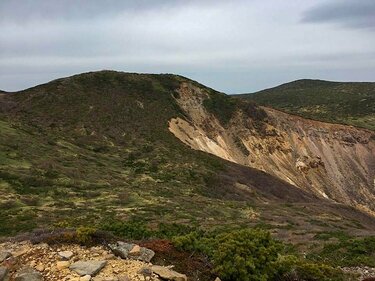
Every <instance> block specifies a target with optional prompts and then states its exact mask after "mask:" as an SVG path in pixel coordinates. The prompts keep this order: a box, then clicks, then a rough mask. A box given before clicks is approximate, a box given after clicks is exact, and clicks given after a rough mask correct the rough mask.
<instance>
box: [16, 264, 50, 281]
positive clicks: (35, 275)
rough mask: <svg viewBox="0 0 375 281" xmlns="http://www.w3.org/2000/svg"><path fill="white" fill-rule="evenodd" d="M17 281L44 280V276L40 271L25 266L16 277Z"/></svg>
mask: <svg viewBox="0 0 375 281" xmlns="http://www.w3.org/2000/svg"><path fill="white" fill-rule="evenodd" d="M14 280H15V281H43V276H42V274H40V273H39V272H37V271H35V270H34V269H32V268H29V267H27V268H24V269H22V270H20V271H19V272H18V273H17V275H16V278H15V279H14Z"/></svg>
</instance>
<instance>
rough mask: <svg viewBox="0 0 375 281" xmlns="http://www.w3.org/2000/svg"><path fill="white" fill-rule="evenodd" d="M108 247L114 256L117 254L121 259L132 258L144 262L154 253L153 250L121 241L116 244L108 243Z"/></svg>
mask: <svg viewBox="0 0 375 281" xmlns="http://www.w3.org/2000/svg"><path fill="white" fill-rule="evenodd" d="M108 247H109V248H110V249H111V250H112V252H113V253H114V254H115V255H116V256H119V257H121V258H123V259H134V260H140V261H144V262H150V261H151V259H152V258H153V257H154V255H155V252H154V251H152V250H150V249H147V248H144V247H140V246H139V245H136V244H132V243H125V242H121V241H118V242H117V243H116V244H109V245H108Z"/></svg>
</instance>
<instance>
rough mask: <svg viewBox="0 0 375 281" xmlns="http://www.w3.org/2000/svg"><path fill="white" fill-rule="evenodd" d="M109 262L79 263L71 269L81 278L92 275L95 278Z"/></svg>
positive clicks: (74, 264)
mask: <svg viewBox="0 0 375 281" xmlns="http://www.w3.org/2000/svg"><path fill="white" fill-rule="evenodd" d="M106 264H107V261H94V260H92V261H77V262H75V263H73V264H72V265H71V266H70V267H69V269H70V270H72V271H75V272H76V273H78V274H79V275H81V276H85V275H91V276H95V275H96V274H98V273H99V272H100V270H102V269H103V267H105V265H106Z"/></svg>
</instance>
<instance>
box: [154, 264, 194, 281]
mask: <svg viewBox="0 0 375 281" xmlns="http://www.w3.org/2000/svg"><path fill="white" fill-rule="evenodd" d="M151 269H152V271H153V272H154V273H155V274H156V275H158V276H160V277H161V278H162V279H166V280H171V281H187V277H186V275H185V274H181V273H178V272H176V271H174V270H171V269H168V268H166V267H164V266H160V265H153V266H152V267H151Z"/></svg>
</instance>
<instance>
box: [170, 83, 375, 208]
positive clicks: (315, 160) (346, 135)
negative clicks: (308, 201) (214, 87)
mask: <svg viewBox="0 0 375 281" xmlns="http://www.w3.org/2000/svg"><path fill="white" fill-rule="evenodd" d="M178 93H179V95H178V97H177V98H176V100H177V102H178V104H179V105H180V107H181V108H182V109H183V110H184V112H185V113H186V115H187V118H185V119H183V118H173V119H171V120H170V123H169V129H170V131H171V132H172V133H173V134H174V135H175V136H176V137H177V138H179V139H180V140H181V141H183V142H184V143H185V144H187V145H189V146H190V147H192V148H194V149H197V150H202V151H205V152H209V153H212V154H214V155H217V156H219V157H221V158H224V159H226V160H229V161H232V162H235V163H238V164H242V165H246V166H249V167H253V168H257V169H260V170H263V171H265V172H267V173H269V174H271V175H274V176H277V177H278V178H280V179H283V180H285V181H287V182H289V183H291V184H293V185H295V186H297V187H299V188H301V189H303V190H305V191H310V192H312V193H313V194H315V195H317V196H319V197H322V198H327V199H330V200H334V201H336V202H341V203H345V204H349V205H352V206H356V207H357V208H359V209H362V210H366V211H368V212H371V213H373V212H374V210H375V205H374V202H375V186H374V173H375V142H374V134H373V133H372V132H370V131H366V130H360V129H356V128H353V127H348V126H344V125H335V124H328V123H323V122H318V121H311V120H306V119H303V118H300V117H296V116H292V115H288V114H285V113H282V112H279V111H276V110H273V109H269V108H263V109H260V108H256V107H253V106H252V105H248V106H247V107H246V106H245V107H242V108H241V109H240V110H236V111H234V112H233V114H232V116H231V118H230V119H229V120H227V121H226V122H223V120H219V119H218V117H217V116H218V115H217V114H214V113H212V111H210V110H208V109H207V106H205V103H206V101H207V100H210V99H213V98H214V97H213V96H212V95H210V93H209V92H207V91H204V90H202V89H200V88H198V87H196V86H194V85H192V84H190V83H182V85H181V87H180V89H179V90H178Z"/></svg>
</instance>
